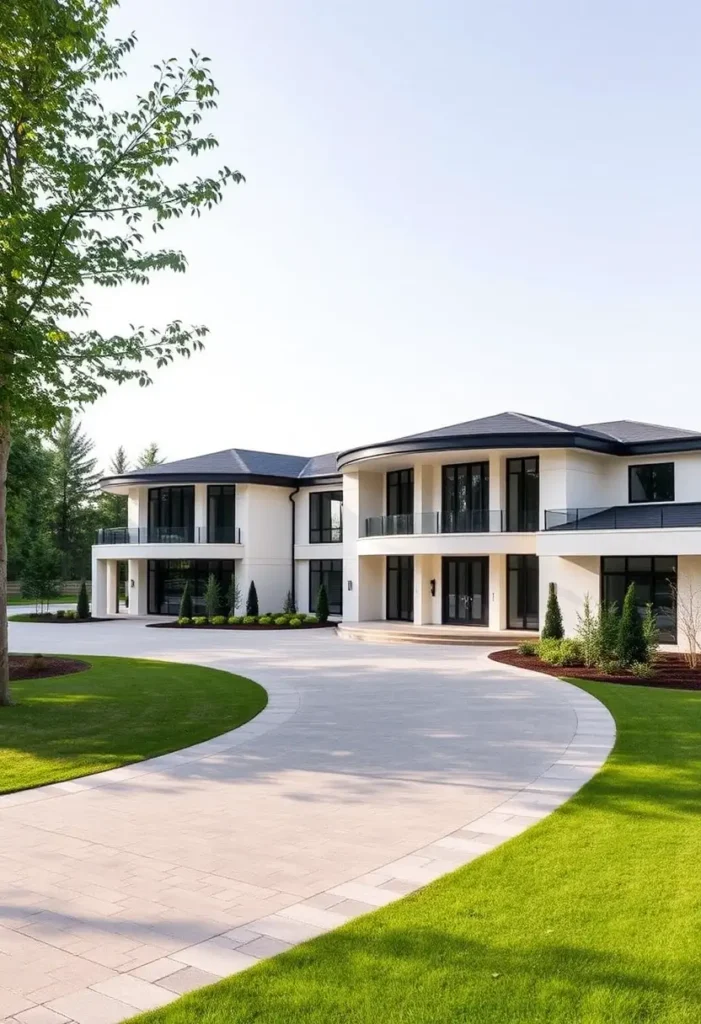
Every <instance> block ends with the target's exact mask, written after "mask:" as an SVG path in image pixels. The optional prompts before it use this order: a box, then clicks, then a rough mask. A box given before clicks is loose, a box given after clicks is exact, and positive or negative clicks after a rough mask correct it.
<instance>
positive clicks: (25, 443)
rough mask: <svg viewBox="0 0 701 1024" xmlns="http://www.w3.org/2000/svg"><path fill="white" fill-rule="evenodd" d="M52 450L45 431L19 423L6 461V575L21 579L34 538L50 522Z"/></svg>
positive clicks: (10, 577)
mask: <svg viewBox="0 0 701 1024" xmlns="http://www.w3.org/2000/svg"><path fill="white" fill-rule="evenodd" d="M50 475H51V454H50V452H49V450H48V448H47V446H46V435H45V434H43V433H41V432H40V431H38V430H33V429H31V428H29V427H25V426H24V425H23V424H19V425H18V429H16V430H15V434H14V437H13V438H12V449H11V451H10V458H9V461H8V465H7V509H6V527H7V575H8V578H9V579H11V580H17V579H22V576H23V574H24V566H25V565H26V562H27V559H28V557H29V552H30V550H31V547H32V544H33V543H34V540H35V539H36V538H37V537H38V536H39V534H40V533H42V532H45V531H46V530H47V529H48V525H49V499H50V486H51V484H50Z"/></svg>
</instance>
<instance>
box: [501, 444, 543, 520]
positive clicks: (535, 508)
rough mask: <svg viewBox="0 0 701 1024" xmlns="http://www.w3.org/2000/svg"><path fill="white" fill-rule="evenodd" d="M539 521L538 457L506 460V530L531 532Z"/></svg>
mask: <svg viewBox="0 0 701 1024" xmlns="http://www.w3.org/2000/svg"><path fill="white" fill-rule="evenodd" d="M539 519H540V475H539V460H538V456H537V455H534V456H531V457H530V458H527V459H507V460H506V529H507V530H512V531H519V532H521V531H523V532H526V531H533V530H537V529H538V523H539Z"/></svg>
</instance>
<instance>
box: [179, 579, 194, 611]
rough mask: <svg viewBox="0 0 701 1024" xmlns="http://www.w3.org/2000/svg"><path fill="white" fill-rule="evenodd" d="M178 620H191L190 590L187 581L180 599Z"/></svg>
mask: <svg viewBox="0 0 701 1024" xmlns="http://www.w3.org/2000/svg"><path fill="white" fill-rule="evenodd" d="M180 618H181V619H191V618H192V589H191V587H190V581H189V580H185V586H184V587H183V592H182V596H181V598H180Z"/></svg>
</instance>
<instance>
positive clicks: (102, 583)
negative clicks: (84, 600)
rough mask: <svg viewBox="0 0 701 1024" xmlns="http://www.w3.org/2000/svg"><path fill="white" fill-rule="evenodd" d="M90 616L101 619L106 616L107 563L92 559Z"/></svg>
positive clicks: (102, 560)
mask: <svg viewBox="0 0 701 1024" xmlns="http://www.w3.org/2000/svg"><path fill="white" fill-rule="evenodd" d="M92 614H93V615H94V616H95V618H96V619H103V618H104V617H105V615H106V614H107V562H106V561H105V560H104V559H103V558H94V559H93V563H92Z"/></svg>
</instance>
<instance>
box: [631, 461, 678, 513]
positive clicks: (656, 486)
mask: <svg viewBox="0 0 701 1024" xmlns="http://www.w3.org/2000/svg"><path fill="white" fill-rule="evenodd" d="M628 500H629V501H630V502H631V504H634V503H635V502H639V501H674V463H673V462H660V463H656V464H650V465H644V466H629V467H628Z"/></svg>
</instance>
